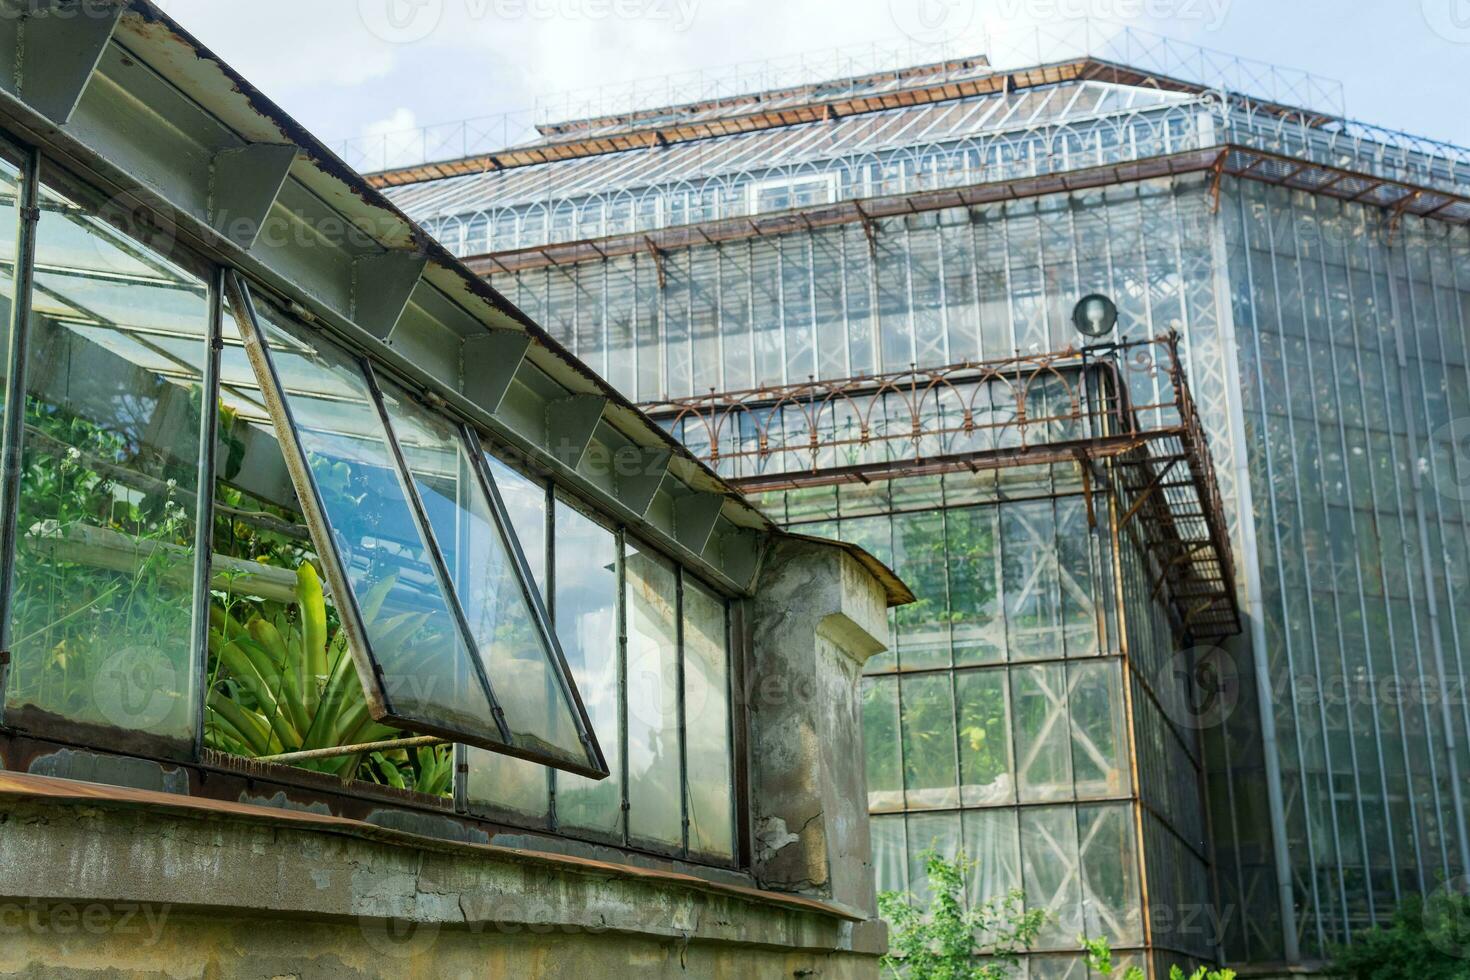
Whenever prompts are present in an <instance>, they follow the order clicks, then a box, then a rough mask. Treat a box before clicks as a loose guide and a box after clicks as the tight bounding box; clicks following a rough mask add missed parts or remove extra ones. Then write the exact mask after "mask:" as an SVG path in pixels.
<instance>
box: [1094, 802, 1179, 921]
mask: <svg viewBox="0 0 1470 980" xmlns="http://www.w3.org/2000/svg"><path fill="white" fill-rule="evenodd" d="M1130 818H1131V810H1130V808H1129V806H1128V805H1127V804H1112V805H1109V806H1083V807H1078V808H1077V833H1078V836H1079V838H1080V840H1081V851H1080V860H1081V864H1082V889H1083V892H1084V897H1085V898H1086V901H1085V902H1084V903H1083V906H1084V909H1085V912H1086V916H1087V935H1088V936H1090V937H1095V936H1105V937H1107V939H1108V940H1109V941H1110V942H1111V943H1112V945H1114V946H1133V945H1137V944H1140V943H1142V942H1143V913H1142V910H1141V909H1140V907H1139V905H1140V900H1139V894H1138V861H1137V857H1136V848H1135V847H1134V835H1133V821H1132V819H1130ZM1159 873H1160V874H1161V875H1166V876H1170V877H1172V876H1173V874H1174V869H1169V868H1160V869H1159ZM1194 899H1195V900H1197V901H1198V900H1200V899H1199V898H1198V897H1197V896H1196V897H1194ZM1181 900H1182V901H1189V900H1190V899H1189V898H1186V897H1183V896H1181Z"/></svg>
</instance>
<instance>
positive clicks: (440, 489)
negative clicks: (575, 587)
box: [380, 383, 597, 767]
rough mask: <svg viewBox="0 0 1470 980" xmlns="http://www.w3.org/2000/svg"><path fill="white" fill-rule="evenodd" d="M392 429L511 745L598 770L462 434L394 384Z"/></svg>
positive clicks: (389, 389)
mask: <svg viewBox="0 0 1470 980" xmlns="http://www.w3.org/2000/svg"><path fill="white" fill-rule="evenodd" d="M380 387H381V389H382V394H383V404H384V407H385V408H386V410H387V413H388V420H389V424H390V425H391V426H392V429H393V432H394V434H395V435H396V436H397V439H398V445H399V448H400V449H401V450H402V452H403V456H404V460H405V461H406V462H407V464H408V470H409V473H410V474H411V476H412V478H413V482H414V487H415V489H416V490H417V491H418V496H419V500H420V501H422V503H423V507H424V513H425V515H426V516H427V517H428V521H429V529H430V532H431V533H432V534H433V536H434V540H435V541H436V542H437V543H438V545H439V552H440V554H441V555H443V556H444V564H445V566H446V567H447V569H448V570H449V578H450V581H451V583H452V584H453V587H454V592H455V595H456V596H457V597H458V598H459V603H460V607H461V608H462V609H463V610H464V615H465V622H466V624H467V625H468V627H469V631H470V637H471V639H472V640H473V641H474V644H475V647H476V648H477V649H478V651H479V655H480V657H481V660H482V662H483V664H484V668H485V676H486V677H488V678H489V680H490V689H491V691H493V692H494V694H495V700H496V702H497V703H498V705H499V707H500V709H501V711H502V712H503V713H504V717H505V723H506V726H507V727H508V728H509V729H510V735H511V740H512V742H513V744H515V745H516V746H517V747H518V748H520V749H523V750H524V751H526V752H530V753H533V754H534V755H535V756H537V757H539V758H545V759H561V760H562V761H564V762H568V763H571V764H572V765H580V766H593V767H595V766H596V764H597V763H596V760H595V759H593V758H592V757H591V754H590V753H589V751H588V749H587V748H586V747H584V746H583V744H582V741H581V738H580V736H579V733H578V729H577V721H576V715H575V708H574V706H573V705H572V703H571V701H570V697H569V695H568V693H567V690H566V689H565V688H564V687H563V685H562V682H561V678H560V677H559V676H558V674H557V664H556V660H557V657H558V653H557V651H555V650H553V649H552V648H551V646H550V644H549V643H548V638H547V637H546V636H545V635H544V634H543V633H542V632H541V628H540V624H539V623H538V622H537V619H536V616H537V613H536V610H535V609H534V608H533V606H532V596H531V595H530V594H529V593H528V591H527V589H528V587H529V588H534V585H533V584H532V583H530V582H526V583H522V581H521V578H520V573H519V571H518V570H517V569H516V567H515V559H514V558H513V556H512V549H513V548H514V547H515V546H516V542H515V541H513V540H511V539H509V538H508V535H509V534H514V533H515V532H514V529H513V528H512V529H506V530H502V528H501V527H500V525H499V523H498V522H497V521H496V519H495V514H494V512H493V510H492V504H491V501H490V499H489V497H488V496H487V493H486V491H487V490H488V489H489V488H488V486H487V485H486V484H484V483H482V482H481V479H480V473H479V472H477V471H476V467H477V466H478V465H479V464H480V461H479V460H477V459H475V458H474V457H472V456H471V455H470V450H469V447H468V446H467V444H466V441H465V438H464V436H463V434H462V433H461V432H460V431H459V430H458V429H457V428H456V427H455V426H454V425H452V424H451V423H450V422H449V421H448V420H447V419H445V418H443V417H442V416H440V415H438V414H436V413H434V412H432V411H431V410H429V409H428V408H426V407H424V406H423V405H420V404H418V403H417V402H415V401H413V400H412V399H411V398H410V397H409V396H408V395H407V394H406V393H405V392H403V391H402V390H401V389H399V388H397V387H396V386H394V385H391V384H387V383H384V384H382V385H381V386H380Z"/></svg>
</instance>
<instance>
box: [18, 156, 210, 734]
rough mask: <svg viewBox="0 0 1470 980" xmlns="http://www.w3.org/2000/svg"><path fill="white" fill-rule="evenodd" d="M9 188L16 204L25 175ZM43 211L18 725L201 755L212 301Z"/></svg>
mask: <svg viewBox="0 0 1470 980" xmlns="http://www.w3.org/2000/svg"><path fill="white" fill-rule="evenodd" d="M0 180H3V181H4V182H5V183H6V184H8V185H9V186H8V187H7V188H5V189H3V190H0V196H3V197H4V198H5V199H7V200H11V199H13V196H14V194H15V193H16V183H17V181H16V176H15V171H14V169H12V168H9V167H0ZM41 201H42V204H41V217H40V223H39V226H38V228H37V233H36V267H37V268H36V274H35V290H34V294H33V308H32V313H31V318H30V322H29V324H28V329H29V331H30V336H29V344H30V346H29V350H28V354H27V360H26V365H25V370H26V402H25V421H24V424H25V433H24V453H23V456H22V459H21V477H20V501H19V518H18V523H17V531H18V534H19V541H18V545H17V549H16V567H15V581H14V588H15V593H14V606H13V611H12V619H11V637H12V639H11V652H12V658H13V668H12V672H11V679H10V685H9V688H8V690H7V693H6V720H7V721H8V722H10V723H11V724H16V725H20V726H23V727H26V728H31V729H36V730H47V729H49V730H52V731H55V730H57V729H58V728H60V729H63V730H65V731H67V732H68V733H69V734H71V735H73V736H76V734H77V728H76V726H77V725H78V724H80V725H85V726H100V727H105V728H108V729H124V730H128V731H131V732H134V733H137V734H135V735H134V736H133V740H134V744H138V743H140V742H141V743H144V744H147V745H150V746H151V745H158V747H159V751H163V752H171V751H176V750H177V748H178V746H179V745H180V743H182V744H183V745H189V744H191V743H192V740H193V734H194V718H195V712H196V708H195V705H196V703H197V702H196V700H195V698H196V697H197V691H198V685H197V684H196V683H195V682H194V666H193V664H194V661H193V656H192V651H193V647H194V644H193V642H192V639H191V632H192V630H191V620H192V606H193V602H192V599H193V589H192V580H193V565H194V555H195V549H194V533H195V524H196V517H197V506H198V493H199V475H198V474H199V460H200V433H201V425H200V422H201V414H200V405H201V401H202V398H201V391H202V376H201V370H200V368H201V365H203V364H204V362H205V352H206V350H207V342H206V341H207V338H206V334H207V332H208V322H209V317H208V299H207V289H206V287H205V284H204V283H203V282H202V281H201V280H200V279H199V278H197V277H196V276H194V275H192V274H191V273H189V272H187V271H185V270H183V269H181V268H180V267H179V266H177V265H176V264H175V263H174V262H172V261H170V260H169V259H167V258H165V257H163V256H162V255H159V254H158V253H156V252H153V251H152V250H150V249H147V248H145V247H143V246H141V245H139V244H137V243H135V242H132V241H130V240H129V239H127V238H126V237H125V236H123V235H122V234H121V233H120V232H118V231H116V230H115V229H114V228H113V227H112V226H111V225H109V224H107V223H106V222H105V221H103V220H102V219H100V218H98V217H96V216H95V212H94V211H92V210H91V209H89V208H86V207H83V206H81V205H79V204H78V203H76V202H74V201H72V200H69V199H67V198H66V197H63V196H62V195H61V194H60V193H58V192H56V191H55V190H53V189H51V188H49V187H43V188H41ZM3 210H4V211H6V212H7V213H8V214H7V215H0V227H4V228H13V227H14V218H13V216H9V215H13V206H11V205H8V204H7V205H6V206H5V207H4V208H3ZM7 245H9V240H8V239H7ZM4 251H6V252H7V254H8V255H9V256H10V257H11V258H10V260H9V261H8V262H7V267H9V266H11V265H13V255H14V248H13V245H9V247H8V248H6V249H4ZM10 291H11V283H10V281H9V279H8V278H6V280H5V282H4V283H3V285H0V293H3V294H4V295H5V296H6V297H8V296H9V295H10ZM5 305H6V307H7V310H8V306H9V301H8V299H7V300H6V302H5ZM7 319H8V315H7ZM165 337H166V338H167V339H168V345H167V346H165V345H164V344H162V343H160V342H159V341H160V340H161V339H162V338H165ZM110 744H115V739H114V740H113V742H112V743H110Z"/></svg>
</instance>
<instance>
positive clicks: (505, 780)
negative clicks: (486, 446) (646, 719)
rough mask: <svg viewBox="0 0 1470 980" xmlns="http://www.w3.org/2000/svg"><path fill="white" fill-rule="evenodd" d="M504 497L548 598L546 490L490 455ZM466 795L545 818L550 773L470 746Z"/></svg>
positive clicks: (503, 809) (501, 808) (475, 801)
mask: <svg viewBox="0 0 1470 980" xmlns="http://www.w3.org/2000/svg"><path fill="white" fill-rule="evenodd" d="M486 460H487V461H488V462H489V464H490V472H491V474H492V475H493V476H494V478H495V485H496V487H498V488H499V490H500V498H501V500H503V501H504V502H505V509H506V512H507V513H508V514H509V515H510V526H511V527H513V528H515V533H516V537H517V538H518V539H519V540H520V542H521V553H522V554H524V555H525V557H526V564H527V565H529V566H530V567H531V578H532V579H534V580H535V582H536V587H537V588H538V589H540V590H541V595H542V597H543V599H544V598H545V597H546V501H547V496H546V488H545V487H544V486H542V485H541V484H539V483H537V482H536V481H534V480H532V479H530V478H528V477H525V476H522V475H521V474H520V473H519V472H518V471H516V470H514V469H511V468H510V467H509V466H507V465H506V464H504V463H502V462H501V461H500V460H498V459H496V458H495V457H494V456H488V455H487V456H486ZM467 751H468V753H469V759H468V761H469V767H470V771H469V774H468V776H467V777H466V780H465V783H466V787H465V792H466V796H467V798H468V800H469V802H470V805H471V807H476V808H478V807H481V806H485V807H490V808H491V809H493V810H496V811H498V812H508V813H510V814H513V815H516V816H520V817H527V818H531V819H535V820H542V819H545V817H546V816H547V814H548V812H549V810H550V807H551V780H550V770H548V769H547V768H546V767H545V766H543V765H541V764H540V763H536V762H530V761H528V760H526V759H517V758H515V757H514V756H509V755H503V754H502V753H499V752H490V751H487V750H485V749H477V748H473V747H472V748H470V749H468V750H467Z"/></svg>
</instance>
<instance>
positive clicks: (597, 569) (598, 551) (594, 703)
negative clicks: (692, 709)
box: [552, 500, 623, 838]
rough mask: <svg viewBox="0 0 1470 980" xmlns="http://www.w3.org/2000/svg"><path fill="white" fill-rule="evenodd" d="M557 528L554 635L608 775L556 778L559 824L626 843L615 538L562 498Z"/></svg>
mask: <svg viewBox="0 0 1470 980" xmlns="http://www.w3.org/2000/svg"><path fill="white" fill-rule="evenodd" d="M555 527H556V532H555V533H556V537H555V541H554V542H553V545H554V547H553V551H554V553H555V556H556V566H555V568H556V572H555V575H554V576H553V580H554V582H555V588H556V601H555V602H554V603H553V604H552V610H553V615H554V617H555V619H556V635H557V636H558V637H559V638H560V639H561V645H562V649H563V650H564V651H565V652H566V655H567V664H568V665H569V666H570V667H571V670H572V678H573V679H574V680H575V681H576V682H577V690H578V691H580V692H581V694H582V701H583V703H584V704H585V705H586V706H587V714H588V716H589V717H590V718H591V719H592V728H593V730H594V731H595V732H596V733H597V741H598V744H599V745H601V746H602V751H603V754H604V755H605V756H606V758H607V767H608V770H609V771H610V773H611V775H609V776H608V777H607V778H606V779H603V780H600V781H597V780H591V779H587V778H585V777H583V776H574V775H572V774H570V773H557V774H556V819H557V823H558V824H559V825H560V826H562V827H566V828H570V829H574V830H584V831H592V832H594V833H597V834H603V835H609V836H613V837H618V838H621V836H622V830H623V810H622V806H623V795H622V792H623V791H622V782H623V780H622V745H621V740H620V738H619V734H618V728H619V722H618V701H619V694H618V676H619V675H618V544H617V541H618V539H617V536H616V535H614V534H613V532H611V531H609V530H607V529H606V528H604V527H603V526H602V525H600V524H598V523H597V522H595V521H593V520H592V519H591V518H589V517H586V516H584V515H583V514H582V512H581V511H579V510H577V509H576V508H575V507H572V506H570V505H568V504H566V503H565V502H563V501H561V500H558V501H557V502H556V520H555Z"/></svg>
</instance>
